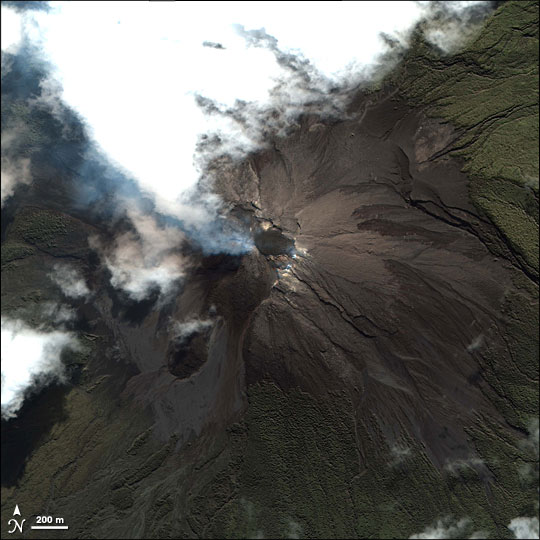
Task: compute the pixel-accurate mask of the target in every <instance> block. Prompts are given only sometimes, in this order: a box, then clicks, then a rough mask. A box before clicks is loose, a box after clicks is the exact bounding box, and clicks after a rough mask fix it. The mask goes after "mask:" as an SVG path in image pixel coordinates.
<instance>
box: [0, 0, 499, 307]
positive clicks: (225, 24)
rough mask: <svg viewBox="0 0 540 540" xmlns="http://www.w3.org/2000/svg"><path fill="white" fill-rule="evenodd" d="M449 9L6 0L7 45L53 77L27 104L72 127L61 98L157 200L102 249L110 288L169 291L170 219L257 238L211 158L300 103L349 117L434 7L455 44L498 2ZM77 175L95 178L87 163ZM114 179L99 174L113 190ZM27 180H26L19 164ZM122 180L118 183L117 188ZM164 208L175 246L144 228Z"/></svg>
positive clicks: (431, 31)
mask: <svg viewBox="0 0 540 540" xmlns="http://www.w3.org/2000/svg"><path fill="white" fill-rule="evenodd" d="M434 6H435V7H434ZM448 6H451V7H448ZM448 6H447V3H437V4H433V3H431V2H384V3H375V2H373V3H366V2H351V3H339V4H336V3H333V2H317V3H315V4H313V5H311V6H310V7H309V9H306V6H305V4H304V3H302V2H289V3H287V4H286V5H285V4H279V3H273V2H259V3H257V4H249V3H247V4H246V3H241V2H227V3H219V2H218V3H214V2H208V3H204V4H203V3H199V2H184V3H173V2H171V3H161V2H160V3H158V2H129V3H126V2H100V3H94V2H50V3H49V7H48V9H43V6H41V7H40V9H31V10H28V9H22V8H21V6H19V8H20V9H19V8H18V9H17V11H16V10H15V8H13V7H9V5H5V6H4V5H3V7H2V11H3V15H4V14H5V15H6V17H7V19H6V20H8V21H11V22H10V23H9V28H8V30H9V31H8V33H7V35H6V38H5V39H4V38H3V42H2V49H3V50H5V51H8V52H10V53H11V54H12V55H13V54H18V53H19V52H20V51H22V50H23V48H24V47H25V46H26V47H28V46H33V47H36V49H39V51H40V53H39V54H40V55H41V59H42V61H43V62H44V64H45V65H47V66H48V67H47V73H48V75H47V77H46V78H44V79H43V80H41V81H40V93H39V95H37V96H33V97H32V99H31V100H29V104H30V105H32V106H33V107H34V108H39V107H41V108H46V109H47V110H48V111H49V113H50V114H51V115H52V116H53V117H54V118H55V119H56V120H58V121H59V122H61V123H64V125H65V127H66V128H67V127H69V126H67V124H66V119H65V117H64V116H65V114H64V113H65V109H64V107H65V106H66V105H67V106H68V107H70V108H71V109H72V110H73V111H75V113H76V114H77V115H78V116H79V117H80V118H81V119H82V121H83V122H84V124H85V128H86V130H87V132H88V133H89V135H90V137H91V139H92V141H93V144H94V145H95V150H96V152H97V153H100V154H101V155H103V156H106V158H107V159H108V160H109V162H110V164H111V165H112V167H114V168H115V169H117V170H118V171H120V172H121V173H122V174H123V175H124V176H125V177H126V178H129V179H132V180H133V182H134V183H135V184H136V186H137V190H131V193H130V196H132V197H135V198H138V199H140V198H141V197H146V198H148V200H150V201H152V205H153V207H152V209H151V211H146V212H139V214H138V216H139V217H137V216H135V215H134V214H133V213H132V215H131V216H130V219H131V220H132V222H133V224H134V230H133V231H132V233H130V234H129V235H127V236H126V233H122V236H121V237H119V238H117V241H116V246H117V249H116V251H113V250H111V248H110V246H109V247H108V248H107V254H106V257H105V259H106V261H107V264H108V265H109V269H110V271H111V276H112V283H113V285H114V286H115V287H119V288H122V289H124V290H125V291H126V292H128V293H129V294H130V295H131V296H133V297H134V298H137V297H139V298H140V297H143V296H144V295H145V294H147V292H146V293H145V292H144V289H145V288H147V289H148V288H151V287H154V286H156V284H157V286H159V288H160V289H161V290H167V289H170V287H172V286H173V285H172V284H173V283H174V282H175V281H176V280H178V279H179V278H180V277H181V275H182V270H181V269H180V268H179V266H178V264H179V262H180V261H179V259H178V258H177V257H175V256H171V253H172V252H174V249H175V246H176V238H174V236H175V235H173V234H169V232H170V231H169V228H172V227H177V228H178V229H180V230H181V231H183V233H184V234H186V235H188V236H190V238H192V239H193V240H194V241H195V242H196V243H197V244H198V245H199V246H201V248H202V249H203V250H204V251H206V252H228V253H242V252H245V251H248V250H249V249H251V248H252V246H253V244H252V242H250V241H249V237H248V235H247V233H246V232H245V231H244V232H242V231H240V230H239V229H238V227H234V226H232V227H231V225H230V224H226V223H225V217H226V216H227V208H226V207H225V206H224V205H223V203H222V201H220V200H219V199H218V198H217V197H216V196H215V194H213V193H212V187H213V181H214V178H215V176H216V175H219V168H212V167H211V166H210V164H211V163H212V161H213V160H215V159H217V158H219V157H221V156H223V155H226V156H229V157H230V158H232V159H233V160H234V159H243V158H245V157H246V155H247V154H249V153H250V152H253V151H256V150H259V149H261V148H262V147H264V146H265V145H267V144H271V141H272V139H273V138H274V137H275V136H279V135H281V134H283V133H286V131H287V130H288V129H290V128H291V127H293V126H294V125H295V123H296V121H297V118H298V116H299V115H300V114H302V113H306V112H309V113H315V114H318V115H322V116H329V117H340V116H341V117H342V116H343V115H344V114H345V112H344V111H345V109H346V106H347V103H348V101H349V99H350V98H351V97H352V96H353V94H354V92H355V91H356V90H357V89H358V87H359V85H362V84H365V83H366V82H367V81H370V80H373V78H374V77H376V76H377V75H378V74H380V73H383V72H384V71H385V70H388V69H390V68H391V67H392V66H393V65H394V64H395V62H396V61H397V60H398V59H399V55H400V53H402V52H403V51H404V50H405V49H406V47H407V46H408V43H409V38H410V36H411V34H412V31H413V29H414V28H415V27H416V25H417V24H418V23H419V22H421V21H423V20H425V19H426V18H427V22H426V24H425V29H424V31H425V34H426V36H427V37H428V39H430V41H431V42H433V43H435V44H436V45H437V46H438V47H439V48H440V49H441V50H445V51H446V50H450V49H451V48H452V47H453V46H454V44H455V42H456V41H460V40H462V39H464V35H465V34H464V33H463V32H464V31H465V30H467V31H468V32H469V30H470V29H471V30H470V31H471V32H472V29H473V27H475V25H477V23H478V20H480V19H481V16H480V15H478V14H479V13H480V14H481V13H487V11H488V7H489V3H488V2H453V3H448ZM209 12H211V13H212V17H208V13H209ZM473 12H474V13H475V14H476V15H474V16H473V15H472V14H473ZM299 21H301V23H302V29H301V31H299ZM458 23H459V24H461V27H460V25H459V24H458ZM452 24H453V26H452ZM460 28H461V30H463V32H461V30H460ZM96 36H99V39H96ZM89 44H91V46H89ZM9 58H10V57H9V56H8V59H9ZM7 63H9V62H7ZM3 64H4V62H3ZM6 69H9V66H8V65H7V64H6ZM3 70H4V65H3ZM3 73H4V71H3ZM68 132H69V129H68V130H67V131H66V130H64V134H66V133H68ZM12 165H13V166H10V167H9V168H8V169H9V170H10V171H12V174H11V175H7V176H6V178H7V179H8V180H7V181H6V195H5V197H8V196H9V195H10V194H12V193H13V192H14V190H15V187H14V186H15V185H16V184H17V181H16V180H13V178H15V176H14V175H13V171H15V170H16V171H20V170H21V167H20V166H18V167H15V168H14V166H15V165H17V164H12ZM83 169H84V170H83ZM77 172H78V174H79V175H80V177H81V179H84V180H86V177H87V176H88V167H87V163H83V164H82V165H81V164H79V166H78V171H77ZM94 176H95V175H94ZM118 176H120V175H117V174H111V175H110V179H109V180H106V181H105V180H103V178H104V177H103V175H98V176H97V177H98V178H101V180H99V182H101V183H102V184H103V185H104V186H106V187H107V189H108V190H111V191H112V192H113V193H114V192H115V186H114V183H115V182H116V180H117V178H118ZM95 177H96V176H95ZM17 178H25V177H24V175H21V174H20V172H19V176H18V177H17ZM18 181H19V182H22V181H23V180H18ZM28 181H29V180H28ZM80 184H81V185H80V190H81V200H82V201H86V202H87V204H89V202H90V200H91V199H93V200H95V199H96V198H99V196H100V195H99V190H100V187H95V188H93V189H94V192H93V193H92V194H91V196H90V193H89V192H88V189H89V188H88V185H89V183H88V182H86V181H81V182H80ZM97 185H98V184H97V183H96V186H97ZM99 185H101V184H99ZM122 186H124V187H125V184H122ZM104 189H105V188H104ZM122 189H123V187H121V186H120V183H119V184H118V187H117V188H116V190H117V193H116V194H117V195H119V194H120V192H121V191H122ZM124 195H125V193H122V196H121V197H118V200H117V201H116V202H117V204H116V207H117V208H118V211H119V212H120V213H121V212H123V211H125V210H126V208H127V209H129V208H132V207H133V203H131V202H128V203H126V204H125V202H124V201H125V198H124ZM3 198H4V194H3ZM155 215H161V216H167V217H169V218H170V219H171V221H169V222H168V225H167V226H166V227H165V226H162V225H159V228H160V229H162V231H163V237H164V238H168V239H169V240H171V242H172V243H171V244H170V245H168V246H167V247H166V248H165V247H164V246H163V242H161V243H160V246H161V247H160V248H159V249H157V248H156V249H155V248H153V247H152V246H147V245H146V242H145V235H144V234H142V233H141V229H146V228H148V221H149V220H150V219H155ZM139 218H140V220H141V223H140V224H137V223H135V221H136V220H137V219H139ZM97 245H98V243H96V246H97ZM130 259H131V260H133V265H132V266H130V264H129V263H130Z"/></svg>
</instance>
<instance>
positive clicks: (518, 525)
mask: <svg viewBox="0 0 540 540" xmlns="http://www.w3.org/2000/svg"><path fill="white" fill-rule="evenodd" d="M508 528H509V529H510V530H511V531H512V533H513V534H514V537H515V538H518V539H523V540H528V539H533V538H538V536H539V522H538V518H537V517H532V518H530V517H517V518H514V519H513V520H512V521H511V522H510V524H509V525H508Z"/></svg>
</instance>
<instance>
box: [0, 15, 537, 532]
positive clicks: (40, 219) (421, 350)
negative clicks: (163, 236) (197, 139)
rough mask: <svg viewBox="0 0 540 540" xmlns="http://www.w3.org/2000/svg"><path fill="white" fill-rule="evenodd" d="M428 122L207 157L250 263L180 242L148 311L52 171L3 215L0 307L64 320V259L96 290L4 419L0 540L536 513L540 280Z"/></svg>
mask: <svg viewBox="0 0 540 540" xmlns="http://www.w3.org/2000/svg"><path fill="white" fill-rule="evenodd" d="M508 9H510V8H508V7H506V6H503V7H502V8H500V10H499V13H500V12H504V10H508ZM512 9H515V7H512ZM499 16H500V15H499ZM514 17H525V14H524V13H521V15H519V14H518V15H516V14H514ZM524 26H526V25H524ZM500 31H501V32H503V34H502V35H506V34H504V29H502V30H500ZM508 39H510V38H508ZM426 69H427V68H426ZM428 112H429V109H428V110H426V109H425V108H424V107H422V106H420V104H418V103H415V106H412V105H411V103H410V102H408V101H406V99H405V97H404V96H402V95H401V92H400V89H399V88H396V87H395V86H389V87H388V88H385V89H383V90H380V91H378V92H372V93H369V94H367V95H360V96H359V97H358V98H357V99H356V100H355V102H354V105H353V106H352V108H351V111H350V113H351V117H350V119H349V120H347V121H342V122H335V123H332V124H329V123H325V122H323V121H321V120H320V119H318V118H316V117H308V118H303V119H301V121H300V127H299V128H298V129H297V130H296V131H295V132H294V133H292V134H291V135H290V136H288V137H287V138H283V139H276V140H275V141H274V143H273V147H272V148H270V149H268V150H267V151H265V152H262V153H260V154H258V155H255V156H252V157H251V158H250V159H249V160H248V161H246V162H245V163H242V164H240V165H238V164H223V163H222V164H220V168H219V170H218V175H217V183H216V190H217V192H218V193H220V195H222V196H223V198H224V199H225V200H227V201H228V202H230V203H231V205H232V206H233V207H234V210H233V211H232V218H231V219H235V220H237V221H238V222H239V223H243V224H244V226H245V227H246V228H249V229H251V231H252V234H253V237H254V240H255V243H256V246H257V249H254V250H253V251H252V252H251V253H248V254H246V255H244V256H228V255H221V256H220V255H215V256H204V255H203V254H201V253H198V252H197V251H196V250H195V249H194V248H193V247H192V246H191V247H190V246H188V245H181V246H179V249H181V250H183V251H184V252H185V253H186V254H188V255H189V257H190V258H191V260H192V261H193V263H192V265H191V269H190V270H189V271H188V272H187V275H186V276H185V279H184V281H183V285H182V290H181V291H179V293H178V295H177V296H176V297H175V298H174V299H173V301H171V302H169V303H167V304H165V305H163V304H162V303H160V302H159V301H158V300H157V295H156V297H153V298H149V299H147V300H143V301H141V302H134V301H133V300H130V299H129V298H127V297H126V296H124V295H122V294H120V293H118V292H117V291H115V290H114V289H113V288H112V287H111V285H110V275H109V274H108V271H107V270H106V269H105V267H104V265H102V264H101V263H102V261H100V260H99V258H98V256H97V255H96V253H95V251H94V250H93V249H92V248H91V247H90V246H89V245H88V238H90V237H92V236H100V237H102V238H105V239H106V238H107V237H108V235H110V232H109V231H108V230H107V227H106V225H103V223H102V222H101V219H102V218H103V215H101V217H100V218H99V219H98V218H96V214H95V213H92V214H90V213H85V211H84V208H83V209H81V207H80V206H77V205H75V204H73V195H72V192H71V191H70V189H71V188H70V186H72V185H73V182H76V181H77V179H74V178H72V177H70V175H69V173H68V172H66V168H65V167H63V165H62V160H59V159H56V158H57V157H58V156H57V155H56V154H55V157H54V159H51V160H50V161H49V162H48V163H49V164H48V166H47V167H43V169H42V172H43V176H42V177H41V178H38V179H37V180H36V182H35V183H34V184H33V185H32V186H28V189H26V190H24V191H23V192H21V194H20V195H19V196H15V197H14V199H13V201H12V203H11V205H12V206H11V207H8V212H7V214H6V218H5V219H6V223H7V226H6V227H5V231H3V232H5V238H3V244H2V256H3V257H2V259H3V260H2V265H3V269H2V271H3V275H2V279H3V282H2V299H3V313H19V314H23V313H28V310H29V309H30V311H32V308H33V309H34V311H35V313H37V312H38V311H39V310H38V308H39V306H40V305H41V303H43V302H46V301H52V302H58V301H62V302H65V301H66V300H65V298H62V297H61V295H60V292H59V290H58V288H57V287H55V286H54V285H53V283H52V282H51V280H50V278H48V277H47V276H48V273H49V272H50V271H51V270H52V269H53V268H54V265H55V264H57V263H58V262H65V261H66V260H69V262H70V264H72V265H74V266H75V267H76V268H78V270H79V271H80V272H81V274H82V275H84V276H85V279H86V281H87V283H88V285H89V287H90V289H91V290H92V291H94V295H93V296H92V297H88V298H84V299H75V300H72V301H71V306H72V307H73V309H75V310H76V314H77V316H76V319H75V321H73V322H72V323H70V324H72V325H73V326H72V329H73V330H74V331H77V332H78V333H79V335H81V336H82V339H83V340H84V342H85V344H86V348H85V350H84V351H82V352H79V353H73V354H72V355H71V356H69V357H68V358H66V359H65V362H66V363H69V365H70V366H71V371H70V373H71V381H70V384H69V385H64V386H60V387H52V388H49V389H46V390H44V391H43V392H42V393H41V394H39V395H37V396H35V397H34V398H33V399H32V400H30V401H28V402H26V403H25V405H24V408H23V410H22V411H21V413H20V414H19V416H18V417H17V418H16V419H13V420H10V421H9V422H4V421H3V425H2V428H3V438H2V445H3V452H2V456H3V457H2V460H3V461H2V479H3V487H2V495H3V496H2V516H3V523H4V524H5V523H7V519H9V517H10V516H11V514H12V511H13V506H14V504H15V503H17V504H19V505H20V507H21V509H22V510H23V511H24V512H25V514H26V515H27V516H28V515H37V514H45V515H46V514H50V515H55V516H62V517H64V519H65V520H66V523H69V526H70V529H69V533H66V534H65V535H64V536H63V537H66V538H68V537H69V538H92V537H93V538H134V537H141V538H142V537H151V538H152V537H154V538H167V537H182V538H184V537H190V538H197V537H198V538H208V537H215V538H223V537H237V538H238V537H239V538H246V537H249V538H253V537H271V538H275V537H279V538H282V537H289V538H295V537H308V538H313V537H316V538H329V537H330V538H344V537H359V538H366V537H372V538H389V537H394V538H407V537H409V536H411V535H413V534H418V533H420V532H421V531H423V530H424V529H426V528H429V527H430V526H434V527H440V528H442V529H444V530H446V531H447V534H448V535H451V534H453V535H454V536H457V537H460V536H467V537H470V536H471V535H472V534H474V533H476V534H477V535H480V537H484V536H488V535H489V536H491V537H497V538H502V537H511V532H510V530H509V529H508V528H507V527H508V525H509V524H510V522H511V520H512V519H514V518H516V517H519V516H525V517H529V518H530V517H532V516H534V515H535V514H536V513H537V511H538V507H537V487H536V484H535V479H537V472H538V469H537V459H538V458H537V455H535V447H534V440H533V439H531V437H530V432H531V431H532V429H531V427H530V420H531V418H534V417H535V416H536V417H537V416H538V412H537V396H538V390H537V388H538V387H537V384H538V365H537V346H538V337H537V328H538V322H537V319H536V321H535V316H536V317H537V298H538V295H537V293H538V289H537V284H536V282H535V277H536V275H537V274H535V273H534V272H533V271H531V269H530V268H529V262H530V259H528V260H529V262H527V263H526V264H525V263H524V262H523V261H524V259H523V257H522V256H521V255H520V254H519V253H516V252H515V250H514V249H513V245H512V244H511V243H510V244H508V243H507V242H505V240H504V236H501V231H500V228H497V226H498V225H499V224H498V223H497V222H495V224H493V221H492V220H490V218H489V217H488V216H487V215H486V214H485V213H484V212H483V211H482V210H481V209H479V208H478V205H474V204H473V203H472V202H471V200H470V198H469V191H468V190H469V185H470V184H469V182H470V179H469V178H468V176H467V175H466V174H465V173H464V172H462V168H463V166H464V161H462V159H461V158H457V157H455V156H452V155H450V154H449V153H448V152H447V151H446V150H447V149H448V148H449V144H450V143H452V142H453V141H455V140H457V138H458V136H459V134H460V132H459V131H456V130H455V129H454V128H453V127H451V125H449V124H447V123H445V122H444V121H439V120H437V119H434V118H432V117H429V116H428V115H427V113H428ZM64 151H65V153H66V155H67V156H72V158H73V156H76V155H78V154H77V152H74V151H70V150H69V149H63V152H64ZM53 153H54V152H53ZM43 159H44V160H45V159H46V158H45V157H44V158H43ZM73 159H75V158H73ZM59 175H61V176H59ZM96 176H99V175H97V174H96ZM56 177H60V178H61V180H62V181H61V182H57V183H55V186H56V189H57V190H58V193H56V192H55V193H54V194H51V193H49V192H48V191H47V186H48V185H49V183H50V182H51V180H52V179H54V178H56ZM65 186H67V187H65ZM533 196H534V195H533ZM51 231H54V232H51ZM503 232H504V231H503ZM179 244H181V242H180V241H179ZM21 316H22V315H21ZM35 317H37V318H38V319H39V315H35ZM171 319H173V320H176V321H184V322H183V323H181V324H183V326H182V325H181V326H180V327H178V328H171V326H170V323H169V321H170V320H171ZM37 426H39V430H38V429H37ZM25 433H32V434H33V435H32V437H31V440H28V438H27V437H26V435H25ZM536 452H537V442H536ZM37 534H38V533H35V532H31V531H28V532H27V533H26V534H25V536H27V537H33V536H32V535H34V536H35V537H37ZM46 534H47V533H43V532H40V533H39V537H46ZM51 534H52V533H51ZM51 537H52V536H51ZM477 537H478V536H477Z"/></svg>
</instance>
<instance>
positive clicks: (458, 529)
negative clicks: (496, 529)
mask: <svg viewBox="0 0 540 540" xmlns="http://www.w3.org/2000/svg"><path fill="white" fill-rule="evenodd" d="M470 529H471V520H470V519H469V518H462V519H460V520H459V521H457V522H456V523H453V522H452V519H451V518H449V517H446V518H443V519H439V520H437V522H436V523H434V524H433V525H431V526H429V527H427V528H426V529H425V530H424V531H422V532H421V533H418V534H413V535H412V536H409V538H418V539H439V538H488V536H487V534H486V533H484V532H483V531H475V532H473V533H470V532H469V531H470Z"/></svg>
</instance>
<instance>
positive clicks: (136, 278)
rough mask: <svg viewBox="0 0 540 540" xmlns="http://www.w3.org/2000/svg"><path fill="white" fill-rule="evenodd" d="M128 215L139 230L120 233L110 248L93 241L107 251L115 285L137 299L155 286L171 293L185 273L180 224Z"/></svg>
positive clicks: (129, 213)
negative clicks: (174, 225)
mask: <svg viewBox="0 0 540 540" xmlns="http://www.w3.org/2000/svg"><path fill="white" fill-rule="evenodd" d="M128 215H129V217H130V219H131V222H132V223H133V225H134V227H135V229H136V232H131V231H129V232H125V233H122V234H119V235H118V236H117V237H116V239H115V240H114V244H113V246H110V247H104V246H103V245H102V244H101V242H100V241H99V239H98V238H96V237H92V238H90V240H89V243H90V245H91V247H94V248H96V249H98V250H100V251H102V252H103V253H104V258H105V262H106V264H107V267H108V268H109V270H110V272H111V275H112V276H111V284H112V285H113V286H114V287H117V288H119V289H122V290H124V291H125V292H126V293H127V294H128V295H129V296H131V297H132V298H133V299H134V300H142V299H144V298H146V297H147V296H148V294H149V292H150V291H151V290H152V288H154V287H157V288H159V290H160V292H161V294H162V295H167V294H168V293H169V292H171V291H172V290H173V288H174V285H175V282H177V281H178V280H179V279H180V278H181V277H182V276H183V275H184V267H185V265H186V261H185V258H184V257H182V256H181V255H180V254H179V253H178V249H179V248H180V246H181V245H182V242H183V240H184V235H183V234H182V232H181V231H180V230H179V229H178V228H176V227H172V226H161V225H159V224H158V223H157V222H156V220H155V218H154V217H152V216H149V215H142V214H139V213H137V212H135V211H130V212H128Z"/></svg>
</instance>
